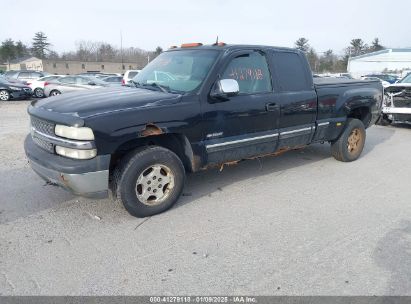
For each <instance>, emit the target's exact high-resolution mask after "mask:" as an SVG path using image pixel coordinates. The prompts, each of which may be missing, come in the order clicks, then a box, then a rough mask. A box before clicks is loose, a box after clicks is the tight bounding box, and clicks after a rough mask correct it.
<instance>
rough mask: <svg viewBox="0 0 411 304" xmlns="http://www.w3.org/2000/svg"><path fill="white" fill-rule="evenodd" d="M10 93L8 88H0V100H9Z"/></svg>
mask: <svg viewBox="0 0 411 304" xmlns="http://www.w3.org/2000/svg"><path fill="white" fill-rule="evenodd" d="M9 100H10V93H9V92H8V91H7V90H0V101H9Z"/></svg>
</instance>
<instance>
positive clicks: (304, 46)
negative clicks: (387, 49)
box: [0, 32, 384, 73]
mask: <svg viewBox="0 0 411 304" xmlns="http://www.w3.org/2000/svg"><path fill="white" fill-rule="evenodd" d="M51 46H52V44H51V43H50V42H49V41H48V37H47V35H46V34H45V33H43V32H37V33H35V34H34V37H33V39H32V42H31V44H30V45H27V44H25V43H23V42H21V41H13V40H12V39H11V38H9V39H6V40H4V41H3V42H1V45H0V63H1V62H4V63H7V62H10V61H11V60H14V59H19V58H23V57H27V56H34V57H38V58H41V59H61V60H77V61H108V62H136V63H137V64H138V65H141V66H144V65H145V64H146V63H147V61H149V60H152V59H153V58H155V57H156V56H158V55H159V54H160V53H161V52H162V51H163V49H162V48H161V47H157V48H156V50H155V51H146V50H143V49H140V48H137V47H127V48H118V47H116V46H114V45H112V44H110V43H107V42H103V41H86V40H81V41H77V42H76V43H75V50H73V51H68V52H62V53H61V54H59V53H57V52H55V51H53V50H52V49H51ZM294 47H295V48H296V49H299V50H301V51H303V52H304V53H305V54H306V55H307V59H308V61H309V63H310V66H311V69H312V71H313V72H315V73H325V72H330V73H338V72H339V73H341V72H346V71H347V64H348V59H349V58H350V57H353V56H358V55H362V54H366V53H370V52H375V51H379V50H382V49H384V46H382V45H381V44H380V40H379V39H378V38H375V39H374V40H373V41H372V42H371V44H370V45H368V44H367V43H365V42H364V41H363V40H362V39H360V38H356V39H352V40H351V41H350V43H349V45H348V46H347V47H346V48H345V49H344V54H343V55H342V56H337V55H336V54H335V53H334V51H333V50H332V49H329V50H326V51H325V52H317V51H316V50H315V49H314V48H313V47H312V46H311V45H310V44H309V40H308V39H306V38H304V37H301V38H299V39H298V40H297V41H295V43H294Z"/></svg>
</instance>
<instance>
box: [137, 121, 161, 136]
mask: <svg viewBox="0 0 411 304" xmlns="http://www.w3.org/2000/svg"><path fill="white" fill-rule="evenodd" d="M160 134H164V132H163V130H161V128H159V127H157V126H156V125H155V124H146V127H145V128H144V130H142V131H141V132H140V136H142V137H146V136H152V135H160Z"/></svg>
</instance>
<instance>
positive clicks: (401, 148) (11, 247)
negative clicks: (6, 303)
mask: <svg viewBox="0 0 411 304" xmlns="http://www.w3.org/2000/svg"><path fill="white" fill-rule="evenodd" d="M27 105H28V102H27V101H14V102H8V103H3V104H0V139H1V145H0V295H150V294H165V295H187V294H201V295H204V294H229V295H232V294H250V295H411V205H410V202H411V200H410V198H411V188H410V179H411V163H410V161H409V154H410V151H411V128H410V127H404V126H398V127H380V126H374V127H372V128H370V129H369V130H368V132H367V136H368V137H367V141H366V147H365V150H364V153H363V155H362V157H361V158H360V159H359V160H358V161H356V162H353V163H341V162H338V161H336V160H334V159H333V158H332V157H331V156H330V152H329V146H328V145H312V146H309V147H308V148H306V149H304V150H298V151H292V152H288V153H286V154H283V155H281V156H279V157H271V158H264V159H260V160H253V161H247V162H243V163H240V164H239V165H237V166H230V167H225V168H224V170H223V171H222V172H219V171H218V170H211V171H207V172H201V173H197V174H193V175H191V176H189V177H188V181H187V184H186V187H185V190H184V195H183V197H182V199H181V200H180V202H179V203H178V204H177V205H176V206H175V207H174V208H173V209H171V210H170V211H168V212H166V213H163V214H160V215H157V216H154V217H151V218H146V219H137V218H133V217H131V216H130V215H129V214H128V213H127V212H126V211H125V210H124V208H123V207H122V206H120V205H118V204H115V203H113V202H111V201H110V200H108V199H107V200H90V199H84V198H79V197H75V196H72V195H71V194H69V193H67V192H65V191H64V190H62V189H59V188H57V187H54V186H49V185H45V183H44V182H43V181H42V180H41V179H40V178H39V177H37V176H36V175H35V174H34V173H33V172H32V171H31V169H30V168H29V166H28V164H27V160H26V159H25V156H24V152H23V139H24V137H25V135H26V134H27V133H28V117H27V115H26V107H27Z"/></svg>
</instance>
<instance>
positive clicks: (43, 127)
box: [31, 116, 54, 135]
mask: <svg viewBox="0 0 411 304" xmlns="http://www.w3.org/2000/svg"><path fill="white" fill-rule="evenodd" d="M31 126H32V127H33V128H34V129H36V130H37V131H39V132H41V133H44V134H47V135H54V124H53V123H51V122H48V121H45V120H42V119H39V118H36V117H33V116H32V117H31Z"/></svg>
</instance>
